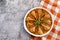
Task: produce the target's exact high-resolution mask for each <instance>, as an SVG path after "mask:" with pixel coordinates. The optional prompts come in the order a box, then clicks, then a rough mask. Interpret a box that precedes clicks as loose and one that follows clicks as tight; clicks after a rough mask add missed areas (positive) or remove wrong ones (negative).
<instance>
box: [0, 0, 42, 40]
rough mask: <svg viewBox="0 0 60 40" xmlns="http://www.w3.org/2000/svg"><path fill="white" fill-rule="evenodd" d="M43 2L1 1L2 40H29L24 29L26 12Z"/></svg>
mask: <svg viewBox="0 0 60 40" xmlns="http://www.w3.org/2000/svg"><path fill="white" fill-rule="evenodd" d="M40 1H41V0H0V40H29V34H28V33H27V32H26V31H25V30H24V28H23V19H24V16H25V14H26V12H27V11H28V10H29V9H31V8H34V7H37V6H39V5H40Z"/></svg>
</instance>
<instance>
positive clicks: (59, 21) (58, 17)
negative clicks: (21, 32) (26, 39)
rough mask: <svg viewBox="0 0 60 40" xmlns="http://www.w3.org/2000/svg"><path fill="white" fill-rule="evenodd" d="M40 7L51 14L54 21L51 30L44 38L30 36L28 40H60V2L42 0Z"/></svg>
mask: <svg viewBox="0 0 60 40" xmlns="http://www.w3.org/2000/svg"><path fill="white" fill-rule="evenodd" d="M40 7H44V8H46V9H48V10H49V11H50V12H51V13H52V15H53V19H54V25H53V29H52V30H51V32H50V33H49V34H48V35H46V36H44V37H33V36H30V40H60V0H43V1H41V3H40Z"/></svg>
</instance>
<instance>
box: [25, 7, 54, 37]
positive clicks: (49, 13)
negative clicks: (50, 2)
mask: <svg viewBox="0 0 60 40" xmlns="http://www.w3.org/2000/svg"><path fill="white" fill-rule="evenodd" d="M37 8H39V9H43V10H46V11H47V12H48V13H49V14H50V15H51V17H52V13H51V12H50V11H48V10H47V9H45V8H41V7H35V8H32V9H30V10H29V11H28V12H27V13H26V15H25V17H24V29H25V30H26V31H27V32H28V33H29V34H30V35H33V36H36V37H42V36H45V35H48V34H49V33H50V31H51V30H52V28H53V17H52V25H51V28H50V30H49V31H48V32H46V33H45V34H42V35H36V34H33V33H31V32H30V31H29V30H28V29H27V27H26V22H25V20H26V17H27V15H28V14H29V12H31V11H32V10H34V9H37Z"/></svg>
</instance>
